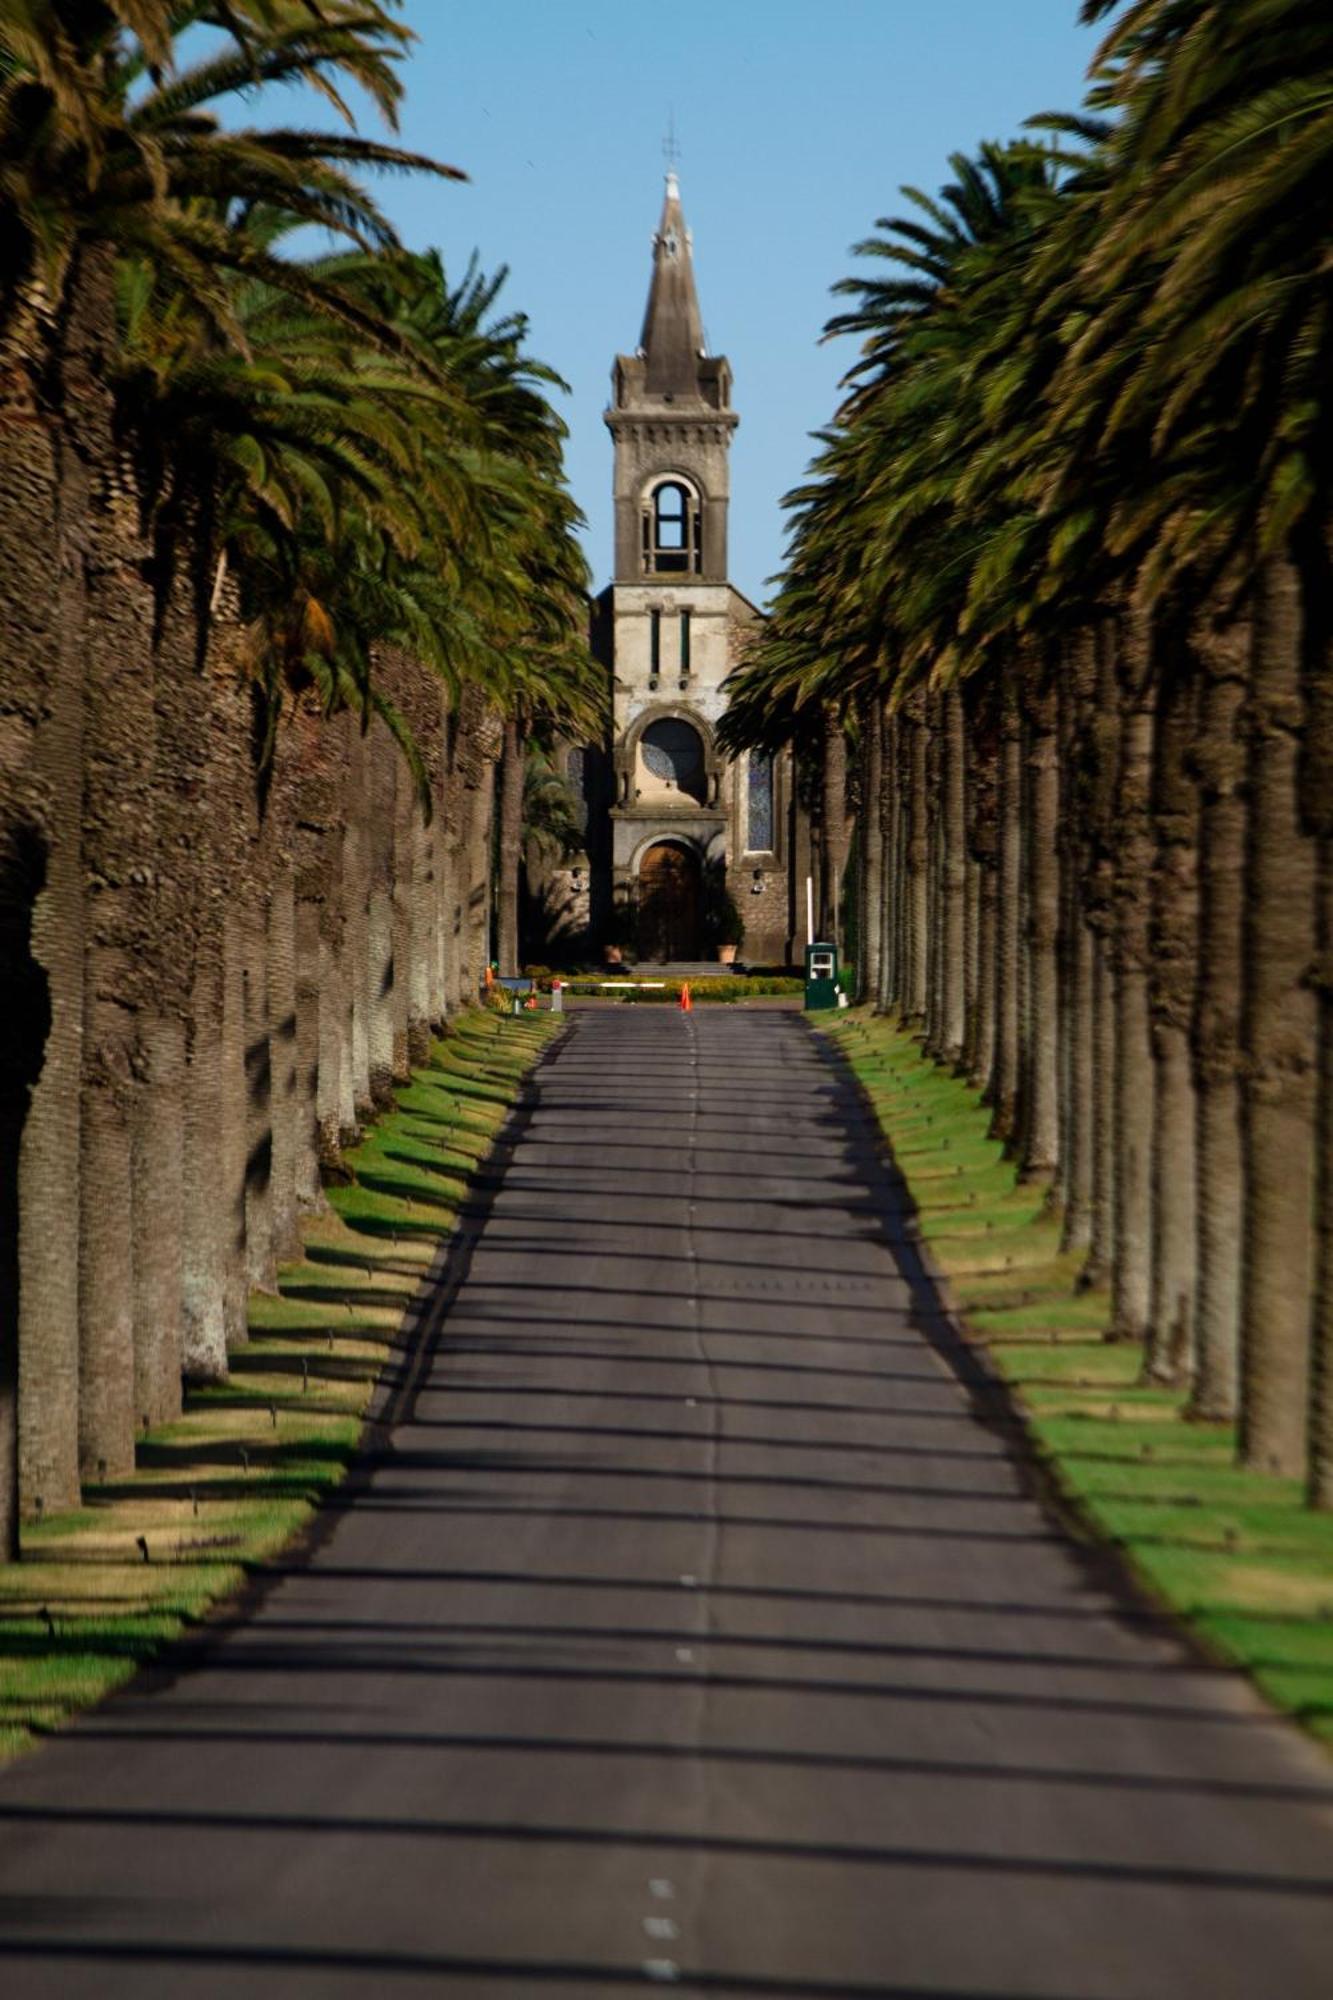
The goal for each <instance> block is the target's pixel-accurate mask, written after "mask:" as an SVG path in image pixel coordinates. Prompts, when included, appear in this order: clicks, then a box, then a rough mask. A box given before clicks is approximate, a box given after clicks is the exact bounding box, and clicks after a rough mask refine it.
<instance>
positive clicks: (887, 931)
mask: <svg viewBox="0 0 1333 2000" xmlns="http://www.w3.org/2000/svg"><path fill="white" fill-rule="evenodd" d="M876 712H877V715H878V718H879V731H880V778H879V798H878V804H879V823H880V832H881V844H882V847H883V854H884V861H883V871H882V872H883V883H884V908H883V916H882V918H881V922H880V964H879V987H878V1000H877V1003H876V1004H877V1006H878V1008H879V1011H880V1012H881V1013H883V1014H887V1013H889V1012H890V1011H891V1010H892V1009H894V1008H896V1007H897V1006H898V1004H899V1000H900V998H901V990H902V957H901V953H900V951H899V918H898V912H899V906H900V904H901V901H902V845H901V840H900V837H899V836H900V826H901V816H900V813H899V793H900V786H899V782H898V775H899V768H900V766H899V745H898V716H897V712H896V711H894V710H891V709H890V708H889V705H888V702H887V700H884V701H882V702H881V703H879V704H878V706H877V711H876Z"/></svg>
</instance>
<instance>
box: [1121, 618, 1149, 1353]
mask: <svg viewBox="0 0 1333 2000" xmlns="http://www.w3.org/2000/svg"><path fill="white" fill-rule="evenodd" d="M1117 643H1118V647H1119V666H1120V685H1121V701H1122V723H1121V734H1120V793H1119V818H1120V836H1119V846H1120V852H1119V865H1118V868H1117V871H1116V883H1115V932H1114V946H1113V952H1114V956H1113V959H1112V969H1113V972H1114V978H1115V1106H1114V1130H1115V1184H1116V1232H1115V1262H1114V1265H1113V1267H1112V1272H1111V1314H1112V1320H1111V1337H1112V1338H1113V1339H1116V1340H1143V1339H1145V1338H1146V1336H1147V1332H1148V1327H1149V1323H1150V1319H1151V1314H1152V1245H1153V1171H1152V1165H1153V1050H1152V1027H1151V1019H1150V1015H1149V1010H1148V964H1149V956H1150V951H1151V941H1150V915H1151V907H1152V905H1151V878H1152V858H1153V840H1152V819H1151V810H1150V808H1151V799H1152V757H1153V685H1152V683H1153V669H1152V648H1151V633H1150V627H1149V620H1148V617H1147V615H1146V614H1145V613H1143V612H1141V611H1140V610H1138V609H1137V608H1132V609H1130V610H1129V611H1127V612H1126V613H1125V614H1124V616H1123V617H1122V618H1121V619H1120V620H1119V621H1118V625H1117Z"/></svg>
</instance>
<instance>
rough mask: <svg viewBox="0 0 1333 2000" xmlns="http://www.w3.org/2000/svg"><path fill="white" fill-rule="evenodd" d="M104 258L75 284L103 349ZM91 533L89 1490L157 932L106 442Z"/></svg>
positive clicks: (118, 1364) (146, 772)
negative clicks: (87, 300) (95, 318)
mask: <svg viewBox="0 0 1333 2000" xmlns="http://www.w3.org/2000/svg"><path fill="white" fill-rule="evenodd" d="M112 282H113V269H112V263H111V258H110V255H109V253H107V255H106V256H102V255H100V254H99V256H98V257H97V258H96V259H90V260H89V267H88V270H87V272H86V274H85V278H84V280H83V284H84V286H85V287H86V289H87V290H88V292H89V293H90V295H92V306H91V309H92V310H93V311H94V312H97V313H99V314H102V315H105V316H106V318H105V333H106V338H107V340H108V341H109V340H110V338H111V324H112V321H111V314H112V312H113V296H112ZM88 448H89V449H90V451H91V452H92V453H93V454H94V455H95V464H96V466H97V472H96V484H95V486H94V489H93V493H92V514H91V517H90V521H89V532H90V546H91V550H92V560H91V564H90V570H89V585H88V653H87V680H86V683H85V686H86V691H87V709H86V718H87V720H86V730H85V736H84V763H83V774H84V790H83V864H84V874H85V885H86V895H87V899H88V908H89V922H88V930H87V970H86V983H85V989H84V1024H83V1025H84V1059H83V1111H82V1120H81V1138H80V1148H81V1150H80V1179H81V1185H82V1191H83V1203H82V1228H81V1230H80V1237H79V1458H80V1464H81V1466H82V1468H83V1471H84V1474H85V1476H87V1477H90V1478H91V1477H96V1478H99V1479H100V1478H105V1477H118V1476H119V1475H120V1474H122V1473H125V1472H128V1471H130V1470H132V1469H133V1465H134V1437H135V1430H136V1416H137V1414H138V1413H137V1412H136V1411H135V1407H134V1403H135V1397H134V1260H133V1251H132V1244H133V1228H132V1185H133V1123H134V1111H135V1096H136V1091H137V1087H138V1086H137V1076H138V1071H139V1068H140V1064H141V1036H142V1033H143V1029H144V1024H145V1020H146V1018H147V1016H148V1014H149V1012H150V1011H151V1009H152V1006H153V1003H154V1000H155V998H156V995H155V993H154V990H153V970H154V962H155V953H154V943H155V939H156V938H157V936H158V934H159V931H160V923H159V920H158V913H157V909H156V899H155V890H154V885H155V883H156V879H157V877H156V868H155V862H156V858H157V855H156V830H157V829H156V815H155V812H154V801H153V775H154V772H153V763H154V745H155V717H154V710H153V689H152V670H151V669H152V632H153V601H152V595H151V592H150V590H149V587H148V583H147V580H146V579H147V574H148V550H147V548H146V546H145V544H144V542H143V540H142V537H141V535H140V531H139V519H138V516H139V508H138V498H137V494H136V492H135V489H134V484H133V474H132V470H131V468H130V467H129V465H128V463H127V461H126V460H125V458H124V456H123V454H122V453H121V452H120V450H119V449H118V447H117V446H116V444H115V443H114V441H113V440H112V438H111V436H110V434H109V431H108V432H104V433H103V435H102V436H101V437H100V438H97V437H94V438H92V439H90V440H89V441H88Z"/></svg>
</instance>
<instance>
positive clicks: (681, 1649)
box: [676, 1646, 694, 1665]
mask: <svg viewBox="0 0 1333 2000" xmlns="http://www.w3.org/2000/svg"><path fill="white" fill-rule="evenodd" d="M676 1658H677V1659H678V1660H683V1661H685V1663H686V1665H688V1664H689V1662H690V1661H691V1660H692V1659H693V1658H694V1649H693V1647H691V1646H677V1648H676Z"/></svg>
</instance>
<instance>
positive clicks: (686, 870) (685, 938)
mask: <svg viewBox="0 0 1333 2000" xmlns="http://www.w3.org/2000/svg"><path fill="white" fill-rule="evenodd" d="M699 889H700V871H699V858H698V856H697V855H696V854H692V853H691V852H690V850H689V849H688V848H685V847H677V846H676V845H675V844H674V842H671V841H659V842H658V844H657V846H656V847H650V848H649V849H648V852H647V853H646V854H645V855H644V857H643V861H642V863H641V864H640V867H639V957H640V958H649V959H655V960H657V961H658V963H660V964H667V963H670V962H672V961H679V960H684V961H686V962H689V961H692V960H695V959H697V958H698V956H699V953H700V949H701V946H700V941H699Z"/></svg>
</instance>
